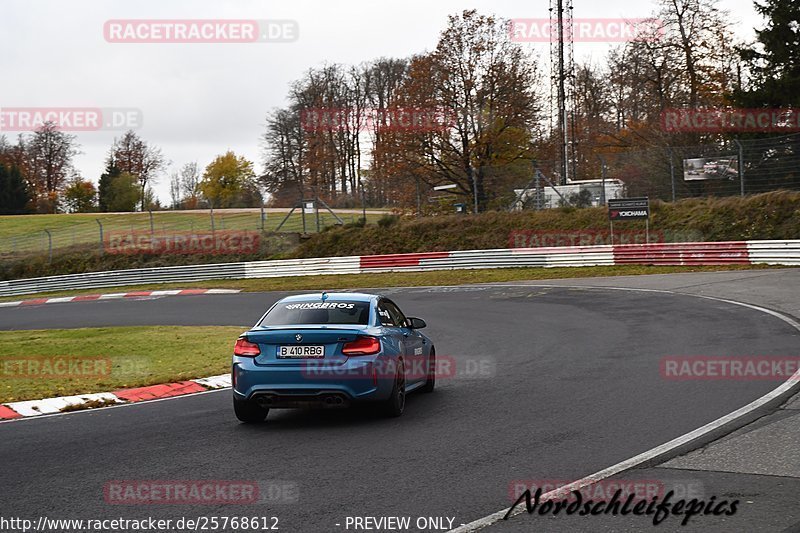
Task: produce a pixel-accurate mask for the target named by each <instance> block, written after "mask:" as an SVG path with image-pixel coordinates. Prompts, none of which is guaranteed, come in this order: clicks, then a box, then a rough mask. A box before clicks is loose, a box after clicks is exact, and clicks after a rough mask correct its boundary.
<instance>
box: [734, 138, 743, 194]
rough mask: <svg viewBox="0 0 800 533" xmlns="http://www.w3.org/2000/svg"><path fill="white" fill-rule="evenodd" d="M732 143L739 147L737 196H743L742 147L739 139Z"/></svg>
mask: <svg viewBox="0 0 800 533" xmlns="http://www.w3.org/2000/svg"><path fill="white" fill-rule="evenodd" d="M733 142H735V143H736V146H737V147H739V196H744V146H742V143H740V142H739V139H734V140H733Z"/></svg>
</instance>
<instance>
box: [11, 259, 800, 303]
mask: <svg viewBox="0 0 800 533" xmlns="http://www.w3.org/2000/svg"><path fill="white" fill-rule="evenodd" d="M774 268H787V267H781V266H769V265H722V266H692V267H686V266H649V265H616V266H597V267H560V268H541V267H532V268H491V269H476V270H435V271H429V272H386V273H380V274H338V275H330V276H317V275H314V276H294V277H283V278H260V279H232V280H209V281H196V282H191V283H161V284H142V285H127V286H123V287H113V288H106V289H85V290H70V291H57V292H48V293H37V294H34V295H25V296H5V297H2V298H0V301H16V300H25V299H31V298H46V297H49V296H77V295H81V294H98V293H112V292H125V291H130V290H166V289H196V288H206V289H239V290H241V291H243V292H267V291H302V290H323V289H326V290H328V289H355V288H380V287H420V286H427V285H463V284H471V283H499V282H504V281H528V280H532V281H537V280H548V279H570V278H589V277H604V276H636V275H646V274H675V273H682V272H718V271H729V270H764V269H774Z"/></svg>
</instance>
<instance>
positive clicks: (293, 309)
mask: <svg viewBox="0 0 800 533" xmlns="http://www.w3.org/2000/svg"><path fill="white" fill-rule="evenodd" d="M368 323H369V302H333V301H327V302H282V303H279V304H278V305H276V306H275V307H273V308H272V310H271V311H270V312H269V313H267V316H265V317H264V319H263V320H262V321H261V323H260V324H259V326H293V325H306V324H309V325H316V324H355V325H361V326H366V325H367V324H368Z"/></svg>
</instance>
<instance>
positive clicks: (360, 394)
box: [232, 356, 393, 408]
mask: <svg viewBox="0 0 800 533" xmlns="http://www.w3.org/2000/svg"><path fill="white" fill-rule="evenodd" d="M383 357H384V356H377V357H365V358H354V359H350V360H348V361H347V362H345V363H344V364H341V365H337V366H335V367H332V366H325V367H315V366H313V365H312V366H302V365H258V364H256V363H255V361H254V360H253V359H251V358H246V357H234V358H233V368H232V382H233V394H234V397H235V398H237V399H239V400H253V401H257V402H259V404H261V405H263V406H264V407H275V408H281V407H315V406H320V407H344V406H346V405H349V404H351V403H352V402H355V401H378V400H384V399H386V398H388V397H389V393H390V392H391V388H392V386H393V380H392V379H387V376H385V375H382V374H381V375H378V373H377V372H376V371H375V369H376V368H383V367H384V366H385V362H383V361H381V360H380V359H382V358H383Z"/></svg>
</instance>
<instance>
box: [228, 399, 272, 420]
mask: <svg viewBox="0 0 800 533" xmlns="http://www.w3.org/2000/svg"><path fill="white" fill-rule="evenodd" d="M233 412H234V413H236V418H238V419H239V420H240V421H242V422H245V423H247V424H253V423H256V422H263V421H264V419H265V418H267V415H268V414H269V409H267V408H265V407H261V406H260V405H258V404H257V403H256V402H249V401H247V400H237V399H236V398H234V399H233Z"/></svg>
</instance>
